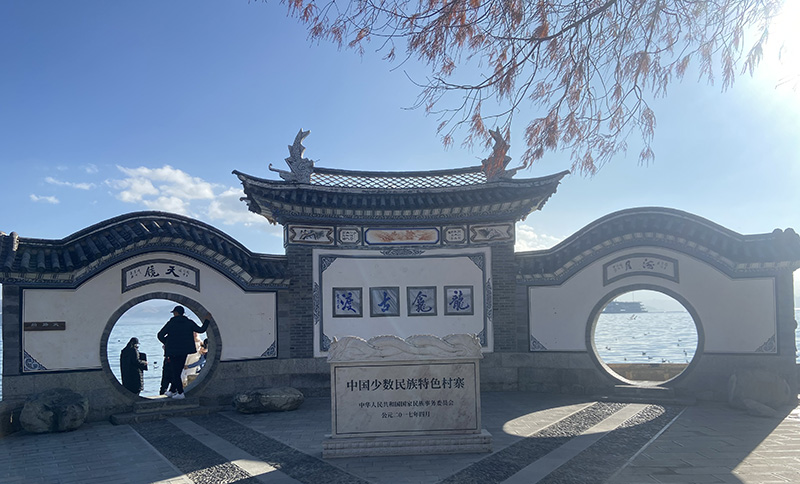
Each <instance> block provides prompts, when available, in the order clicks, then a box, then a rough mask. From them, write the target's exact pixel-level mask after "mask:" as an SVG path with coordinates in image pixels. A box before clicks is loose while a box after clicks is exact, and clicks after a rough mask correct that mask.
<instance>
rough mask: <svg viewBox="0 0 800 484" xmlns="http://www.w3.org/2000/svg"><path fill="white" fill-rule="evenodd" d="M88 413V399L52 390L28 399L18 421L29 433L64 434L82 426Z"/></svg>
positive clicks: (69, 391)
mask: <svg viewBox="0 0 800 484" xmlns="http://www.w3.org/2000/svg"><path fill="white" fill-rule="evenodd" d="M88 413H89V399H88V398H86V397H84V396H83V395H81V394H80V393H75V392H73V391H72V390H68V389H66V388H54V389H51V390H47V391H44V392H42V393H38V394H36V395H33V396H32V397H30V398H28V400H27V401H26V402H25V406H24V407H22V413H21V414H20V416H19V420H20V424H21V425H22V428H23V429H25V430H27V431H29V432H34V433H44V432H65V431H68V430H75V429H77V428H78V427H80V426H81V425H83V422H84V420H86V415H88Z"/></svg>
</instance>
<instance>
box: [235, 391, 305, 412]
mask: <svg viewBox="0 0 800 484" xmlns="http://www.w3.org/2000/svg"><path fill="white" fill-rule="evenodd" d="M304 400H305V397H304V396H303V394H302V392H300V390H297V389H296V388H291V387H280V388H258V389H255V390H250V391H247V392H242V393H237V394H236V395H234V397H233V406H234V407H236V411H238V412H241V413H262V412H285V411H288V410H295V409H297V408H298V407H300V405H301V404H302V403H303V401H304Z"/></svg>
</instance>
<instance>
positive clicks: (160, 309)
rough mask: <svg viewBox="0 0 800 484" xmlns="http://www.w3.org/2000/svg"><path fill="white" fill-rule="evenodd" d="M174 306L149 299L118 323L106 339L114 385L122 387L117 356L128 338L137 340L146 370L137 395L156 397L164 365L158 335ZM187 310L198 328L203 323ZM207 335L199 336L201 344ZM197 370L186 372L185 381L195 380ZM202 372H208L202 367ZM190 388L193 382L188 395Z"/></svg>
mask: <svg viewBox="0 0 800 484" xmlns="http://www.w3.org/2000/svg"><path fill="white" fill-rule="evenodd" d="M175 306H176V303H175V302H174V301H168V300H166V299H149V300H147V301H144V302H141V303H139V304H136V305H135V306H133V307H131V308H130V309H128V310H127V311H125V313H124V314H123V315H122V316H121V317H120V318H119V319H118V320H117V322H116V323H115V324H114V327H113V328H112V330H111V333H110V334H109V337H108V344H107V346H106V348H107V355H108V365H109V367H111V372H112V373H113V374H114V376H115V377H116V378H117V381H119V382H120V384H122V376H121V373H120V367H119V358H120V352H121V351H122V349H123V348H124V347H125V345H127V344H128V341H130V339H131V338H133V337H136V338H138V339H139V352H140V353H146V354H147V361H148V369H147V370H146V371H145V372H144V390H142V392H141V393H140V394H139V395H140V396H142V397H154V396H157V395H158V394H159V389H160V388H159V387H160V384H161V372H162V368H163V361H164V350H163V348H162V345H161V342H160V341H158V338H157V336H156V335H157V334H158V331H159V330H160V329H161V328H162V327H164V324H166V322H167V321H168V320H169V319H170V318H171V317H172V314H171V311H172V309H173V308H174V307H175ZM184 308H185V309H186V316H187V317H188V318H189V319H191V320H192V321H194V322H196V323H197V324H202V319H201V318H200V317H198V316H197V315H196V314H194V313H193V312H192V311H191V310H190V309H189V308H188V307H185V306H184ZM207 337H208V336H207V333H202V334H200V335H199V338H200V341H203V340H205V339H206V338H207ZM198 358H199V354H195V355H189V358H188V359H187V364H191V363H193V362H194V361H196V360H197V359H198ZM210 362H211V359H209V360H207V365H208V364H210ZM197 369H198V368H197V367H195V368H193V369H190V370H187V373H190V374H192V375H194V376H191V377H188V378H189V379H191V380H192V381H194V380H195V378H196V377H197V375H199V373H196V371H197ZM201 371H208V368H206V367H204V369H203V370H201ZM191 388H192V382H189V386H188V387H187V389H186V390H187V391H190V390H191Z"/></svg>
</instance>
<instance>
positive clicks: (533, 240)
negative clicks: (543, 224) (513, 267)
mask: <svg viewBox="0 0 800 484" xmlns="http://www.w3.org/2000/svg"><path fill="white" fill-rule="evenodd" d="M516 235H517V241H516V243H515V244H514V250H515V251H517V252H522V251H526V250H543V249H549V248H551V247H553V246H554V245H556V244H558V243H559V242H561V241H562V240H564V238H558V237H553V236H552V235H547V234H538V233H536V231H535V230H534V229H533V227H531V226H529V225H524V224H517V230H516Z"/></svg>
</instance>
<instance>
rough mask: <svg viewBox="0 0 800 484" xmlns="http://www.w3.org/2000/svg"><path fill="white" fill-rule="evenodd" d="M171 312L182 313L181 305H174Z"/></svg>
mask: <svg viewBox="0 0 800 484" xmlns="http://www.w3.org/2000/svg"><path fill="white" fill-rule="evenodd" d="M172 312H173V313H178V314H181V315H183V306H175V309H173V310H172Z"/></svg>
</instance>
